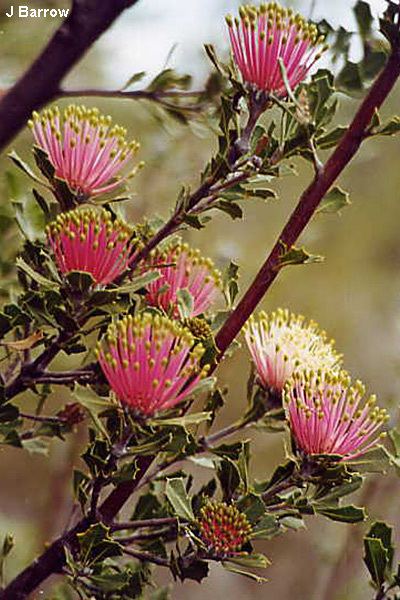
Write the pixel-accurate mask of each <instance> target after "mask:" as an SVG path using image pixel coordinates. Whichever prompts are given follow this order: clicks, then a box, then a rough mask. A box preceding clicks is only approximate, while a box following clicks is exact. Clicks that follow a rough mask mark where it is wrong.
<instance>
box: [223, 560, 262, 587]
mask: <svg viewBox="0 0 400 600" xmlns="http://www.w3.org/2000/svg"><path fill="white" fill-rule="evenodd" d="M231 562H232V561H229V562H228V561H224V562H223V563H222V566H223V567H224V569H226V570H227V571H229V572H230V573H235V574H236V575H242V576H243V577H247V578H248V579H252V580H253V581H256V582H257V583H266V582H267V581H268V579H266V578H265V577H260V576H259V575H256V574H255V573H251V572H250V571H245V570H243V569H238V568H237V567H236V566H235V565H233V564H231Z"/></svg>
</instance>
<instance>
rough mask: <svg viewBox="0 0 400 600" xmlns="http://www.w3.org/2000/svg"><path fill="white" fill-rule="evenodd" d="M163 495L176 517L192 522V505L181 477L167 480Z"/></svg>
mask: <svg viewBox="0 0 400 600" xmlns="http://www.w3.org/2000/svg"><path fill="white" fill-rule="evenodd" d="M165 495H166V496H167V498H168V500H169V502H170V503H171V506H172V508H173V509H174V511H175V513H176V515H177V516H178V517H181V518H183V519H185V520H186V521H194V514H193V510H192V505H191V502H190V498H189V496H188V494H187V492H186V488H185V484H184V481H183V479H182V477H177V478H173V479H168V480H167V483H166V486H165Z"/></svg>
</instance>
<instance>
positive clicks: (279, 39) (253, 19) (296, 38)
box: [226, 2, 327, 98]
mask: <svg viewBox="0 0 400 600" xmlns="http://www.w3.org/2000/svg"><path fill="white" fill-rule="evenodd" d="M226 22H227V24H228V28H229V37H230V41H231V46H232V52H233V56H234V59H235V62H236V64H237V66H238V68H239V70H240V72H241V74H242V77H243V80H244V81H245V82H246V83H247V84H250V85H253V86H255V87H256V88H257V89H258V90H260V91H263V92H266V93H267V94H269V95H270V94H275V95H276V96H278V97H281V98H284V97H286V96H287V89H286V86H285V82H284V78H283V76H282V72H281V67H280V64H279V61H280V60H281V61H282V63H283V65H284V67H285V70H286V75H287V79H288V82H289V85H290V88H291V89H292V90H294V89H295V88H296V87H297V86H298V85H299V83H301V82H302V81H303V80H304V79H305V77H306V75H307V73H308V72H309V71H310V69H311V68H312V66H313V65H314V64H315V62H316V61H317V60H318V59H319V58H320V57H321V54H322V53H323V52H324V51H325V50H326V48H327V46H326V45H325V44H324V38H323V37H321V36H319V35H318V30H317V27H316V25H314V24H313V23H308V22H307V21H306V20H305V19H304V18H303V17H302V16H301V15H299V14H295V13H294V12H293V11H292V9H290V8H289V9H286V8H282V7H281V6H280V5H279V4H277V3H276V2H269V3H263V4H261V5H260V6H259V7H255V6H250V5H245V6H241V7H240V9H239V17H238V18H232V17H231V16H228V17H227V18H226Z"/></svg>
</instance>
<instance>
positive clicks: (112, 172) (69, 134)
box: [29, 105, 139, 200]
mask: <svg viewBox="0 0 400 600" xmlns="http://www.w3.org/2000/svg"><path fill="white" fill-rule="evenodd" d="M29 126H30V128H31V129H32V132H33V136H34V138H35V141H36V144H37V145H38V146H39V147H40V148H41V149H42V150H44V151H45V152H46V154H47V155H48V159H49V161H50V162H51V164H52V165H53V167H54V169H55V176H56V177H58V178H60V179H63V180H65V181H66V182H67V183H68V185H69V187H70V188H71V190H72V191H73V192H75V193H76V194H78V195H79V197H80V198H81V199H82V200H87V199H89V198H93V197H95V196H99V195H101V194H106V193H109V192H112V191H114V190H115V189H116V188H118V187H120V186H121V184H122V183H123V182H124V180H126V179H127V177H125V178H123V179H120V178H117V175H118V174H119V173H120V171H121V170H122V169H123V168H124V167H125V166H126V165H127V164H128V163H130V162H131V160H132V158H133V156H134V155H135V154H136V152H137V150H138V149H139V144H138V143H137V142H135V141H133V142H131V143H128V142H126V140H125V137H126V130H125V129H124V128H123V127H120V126H119V125H113V124H112V121H111V117H106V116H103V115H101V114H100V113H99V111H98V110H97V108H86V107H84V106H76V105H71V106H69V107H68V108H67V109H65V110H64V112H63V113H61V112H60V110H59V108H58V107H57V106H56V107H54V108H50V109H47V110H44V111H43V112H42V113H41V114H38V113H37V112H34V113H33V115H32V120H31V121H29Z"/></svg>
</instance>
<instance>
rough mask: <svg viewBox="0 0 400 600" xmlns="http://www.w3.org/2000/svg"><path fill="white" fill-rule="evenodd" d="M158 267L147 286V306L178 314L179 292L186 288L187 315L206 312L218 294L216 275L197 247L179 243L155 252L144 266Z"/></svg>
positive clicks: (218, 280)
mask: <svg viewBox="0 0 400 600" xmlns="http://www.w3.org/2000/svg"><path fill="white" fill-rule="evenodd" d="M149 266H150V267H152V268H158V270H159V273H160V277H159V278H158V279H156V280H155V281H153V282H152V283H150V284H149V286H148V287H147V295H146V300H147V302H148V304H149V305H151V306H157V307H159V308H162V309H163V310H164V311H165V312H166V313H168V314H171V315H172V316H174V317H176V318H177V317H179V309H178V306H179V292H180V291H181V290H187V291H188V292H189V293H190V295H191V297H192V300H193V305H192V307H191V310H190V314H189V315H187V316H190V317H195V316H197V315H199V314H201V313H204V312H206V311H207V310H208V309H209V308H210V306H211V305H212V303H213V302H214V301H215V300H216V298H217V297H218V294H219V291H220V274H219V272H218V271H217V270H216V269H215V268H214V265H213V262H212V261H211V260H210V259H209V258H203V257H202V256H201V254H200V251H199V250H194V249H192V248H190V247H189V246H188V245H187V244H182V243H181V242H177V243H174V244H172V245H170V246H168V247H167V248H166V249H165V250H163V251H158V250H157V251H155V252H154V253H153V254H152V256H151V259H150V261H149V263H148V264H147V265H146V267H147V268H148V267H149Z"/></svg>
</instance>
